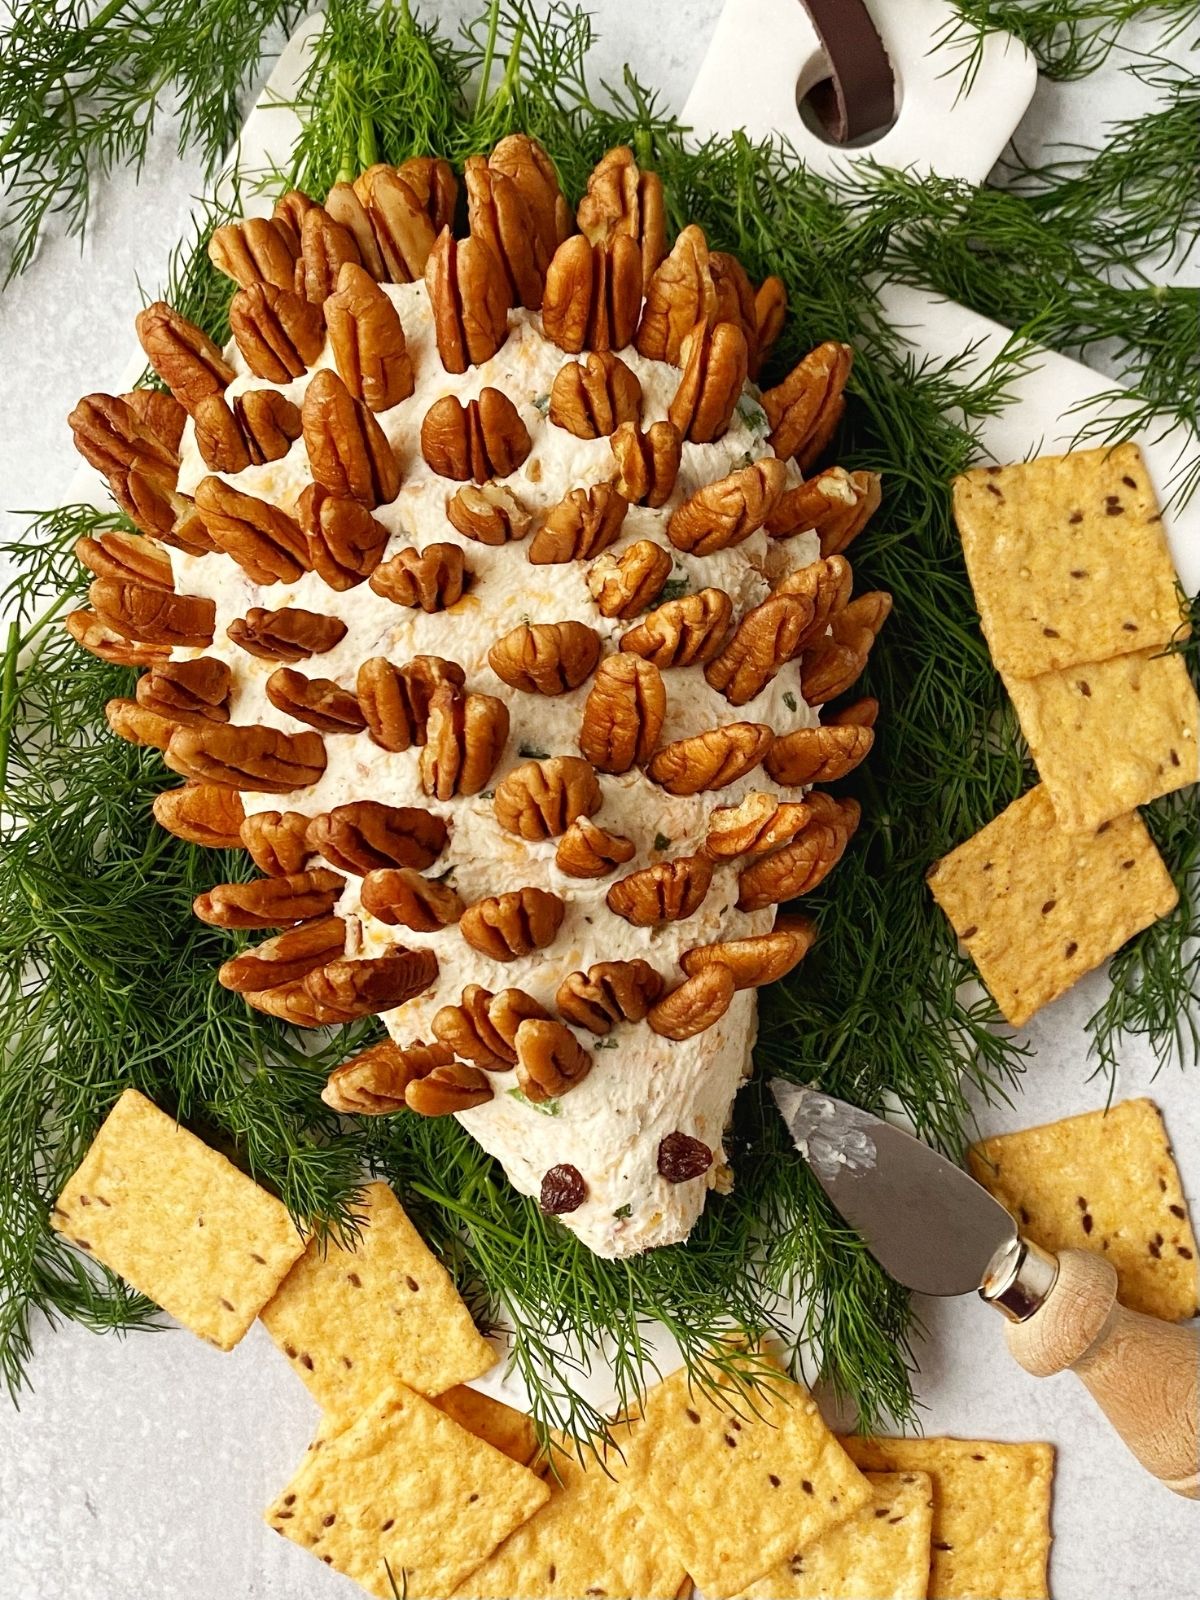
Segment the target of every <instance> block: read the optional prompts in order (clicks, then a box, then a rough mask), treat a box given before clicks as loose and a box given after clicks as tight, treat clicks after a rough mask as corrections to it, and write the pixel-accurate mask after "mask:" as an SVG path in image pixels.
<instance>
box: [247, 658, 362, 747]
mask: <svg viewBox="0 0 1200 1600" xmlns="http://www.w3.org/2000/svg"><path fill="white" fill-rule="evenodd" d="M266 689H267V699H268V700H269V701H270V702H271V704H272V705H273V706H274V707H275V709H276V711H282V712H284V713H285V714H286V715H287V716H289V717H295V719H296V721H297V722H306V723H307V724H308V726H309V727H310V728H316V730H317V731H318V733H361V732H362V730H363V729H364V728H365V727H366V725H367V719H366V717H364V716H363V714H362V708H361V707H360V706H359V703H358V696H357V695H355V694H354V693H353V692H352V691H351V690H350V689H343V688H342V686H341V684H340V683H336V682H335V681H334V680H333V679H332V678H306V677H305V676H304V674H303V673H302V672H296V671H295V670H294V669H293V668H291V667H277V668H276V670H275V671H274V672H273V673H272V674H271V676H270V677H269V678H268V679H267V683H266Z"/></svg>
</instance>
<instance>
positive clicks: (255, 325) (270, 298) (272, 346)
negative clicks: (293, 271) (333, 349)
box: [229, 283, 325, 383]
mask: <svg viewBox="0 0 1200 1600" xmlns="http://www.w3.org/2000/svg"><path fill="white" fill-rule="evenodd" d="M229 326H230V329H231V330H232V332H233V337H234V338H235V339H236V340H237V347H238V349H239V350H240V351H241V352H242V359H243V360H244V361H245V363H246V365H247V366H248V367H249V368H250V371H251V372H252V373H253V374H254V376H255V377H256V378H265V379H266V380H267V382H268V383H290V382H291V380H292V379H293V378H301V377H303V376H304V374H305V373H306V372H307V371H308V369H309V367H311V366H312V364H313V362H314V361H316V359H317V357H318V356H319V355H320V354H321V349H322V346H323V345H324V343H325V329H324V327H323V326H322V323H321V311H320V308H319V307H318V306H314V305H311V304H310V303H309V302H308V301H307V300H306V299H305V298H304V296H303V295H299V294H296V293H295V292H294V291H293V290H291V289H277V288H276V287H275V286H274V284H270V283H256V284H252V285H251V286H250V288H248V289H239V290H238V292H237V294H235V295H234V297H233V300H232V301H231V302H230V306H229Z"/></svg>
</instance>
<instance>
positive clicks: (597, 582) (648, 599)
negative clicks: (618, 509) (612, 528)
mask: <svg viewBox="0 0 1200 1600" xmlns="http://www.w3.org/2000/svg"><path fill="white" fill-rule="evenodd" d="M671 566H672V559H671V553H670V551H669V550H664V549H663V547H662V545H660V544H655V542H654V540H653V539H638V540H637V541H636V543H634V544H631V545H627V546H626V547H625V549H624V550H622V551H621V554H620V555H619V556H614V555H610V554H605V555H601V556H600V557H599V558H598V559H597V560H595V561H593V562H592V564H591V566H590V567H589V568H588V573H587V586H588V590H589V592H590V594H591V596H592V598H593V599H594V600H595V602H596V605H597V606H598V607H599V610H600V613H601V615H602V616H605V617H622V618H624V619H626V620H628V619H629V618H631V617H636V616H639V615H640V614H641V613H642V612H643V611H645V609H646V607H647V606H649V605H651V604H653V602H654V601H655V600H656V599H657V598H658V596H659V594H660V593H661V592H662V587H663V584H664V583H666V581H667V579H668V578H669V577H670V575H671Z"/></svg>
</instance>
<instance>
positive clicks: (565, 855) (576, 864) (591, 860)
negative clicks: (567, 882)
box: [554, 816, 637, 878]
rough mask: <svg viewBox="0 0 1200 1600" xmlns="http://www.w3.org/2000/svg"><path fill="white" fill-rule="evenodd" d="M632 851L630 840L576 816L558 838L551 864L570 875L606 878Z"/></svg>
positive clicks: (633, 845)
mask: <svg viewBox="0 0 1200 1600" xmlns="http://www.w3.org/2000/svg"><path fill="white" fill-rule="evenodd" d="M636 854H637V846H636V845H635V844H634V842H633V840H632V839H627V838H626V837H625V836H624V834H620V833H610V832H609V830H608V829H607V828H601V827H599V826H597V824H596V823H594V822H593V821H591V819H590V818H589V817H584V816H579V817H576V818H575V821H574V822H573V823H572V824H571V826H570V827H569V828H568V829H567V831H566V832H565V833H564V834H563V836H562V838H561V839H560V840H559V841H558V849H557V850H556V851H555V852H554V864H555V866H556V867H557V868H558V870H559V871H560V872H565V873H566V874H567V876H568V877H571V878H607V877H608V875H609V873H610V872H615V871H616V869H617V868H618V867H621V866H624V865H625V863H626V862H627V861H632V860H633V858H634V856H635V855H636Z"/></svg>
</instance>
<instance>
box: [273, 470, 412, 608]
mask: <svg viewBox="0 0 1200 1600" xmlns="http://www.w3.org/2000/svg"><path fill="white" fill-rule="evenodd" d="M296 517H297V520H298V522H299V527H300V531H301V533H302V534H303V536H304V544H305V551H306V557H307V561H308V565H309V566H311V567H312V569H313V570H314V571H315V572H317V573H319V574H320V576H321V577H322V578H323V579H324V580H325V582H326V583H327V584H328V585H329V587H330V588H331V589H343V590H344V589H353V588H354V586H355V585H356V584H359V583H362V582H363V581H364V579H366V578H369V577H370V576H371V574H372V573H373V572H374V571H375V569H376V567H377V566H378V565H379V563H380V561H382V559H383V552H384V550H385V549H386V548H387V542H388V537H389V535H388V531H387V529H386V528H385V527H384V525H383V523H382V522H379V521H377V520H376V519H375V518H374V517H373V516H372V515H371V513H370V512H369V511H368V510H367V508H366V506H364V505H363V504H362V503H361V502H360V501H358V500H351V499H349V498H348V497H347V496H345V495H337V494H330V493H329V491H328V489H323V488H322V487H321V485H320V484H319V483H310V484H309V485H308V487H307V488H306V489H305V490H304V492H303V493H302V494H301V496H300V498H299V500H297V502H296Z"/></svg>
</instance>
